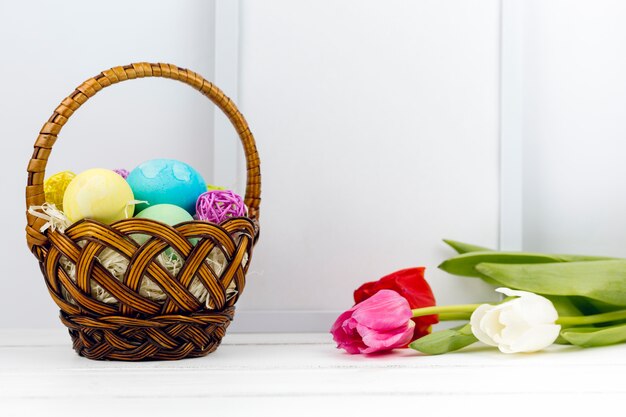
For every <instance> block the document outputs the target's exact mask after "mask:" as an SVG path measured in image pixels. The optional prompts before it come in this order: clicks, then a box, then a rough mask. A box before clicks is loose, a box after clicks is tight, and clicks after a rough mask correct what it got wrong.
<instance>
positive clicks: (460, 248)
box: [443, 239, 494, 254]
mask: <svg viewBox="0 0 626 417" xmlns="http://www.w3.org/2000/svg"><path fill="white" fill-rule="evenodd" d="M443 241H444V242H445V243H446V244H447V245H448V246H450V247H451V248H452V249H454V250H455V251H456V252H457V253H459V254H463V253H469V252H494V250H493V249H489V248H485V247H482V246H476V245H471V244H469V243H463V242H457V241H456V240H450V239H443Z"/></svg>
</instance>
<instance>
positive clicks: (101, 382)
mask: <svg viewBox="0 0 626 417" xmlns="http://www.w3.org/2000/svg"><path fill="white" fill-rule="evenodd" d="M625 381H626V345H618V346H610V347H604V348H596V349H586V350H584V349H577V348H574V347H560V346H554V347H552V348H550V349H548V350H547V351H545V352H542V353H536V354H518V355H504V354H500V353H498V352H497V351H496V350H493V349H491V348H487V347H486V346H475V347H470V348H467V349H465V350H463V351H461V352H458V353H453V354H447V355H442V356H422V355H419V354H417V353H415V352H413V351H411V350H408V349H407V350H402V351H395V352H394V353H392V354H385V355H378V356H373V357H365V356H361V355H348V354H345V353H343V352H342V351H339V350H337V349H335V346H334V344H333V343H332V340H331V338H330V335H327V334H229V335H227V336H226V338H225V339H224V342H223V344H222V346H220V347H219V348H218V350H217V351H216V352H215V353H212V354H210V355H208V356H207V357H205V358H197V359H187V360H181V361H176V362H143V363H125V362H103V361H91V360H88V359H84V358H81V357H79V356H77V355H76V354H75V353H74V351H73V350H72V348H71V344H70V338H69V335H67V333H66V332H65V331H63V330H59V329H54V330H45V331H42V330H31V331H13V330H1V331H0V416H2V417H12V416H22V415H28V416H31V415H32V416H46V417H48V416H56V415H64V416H67V415H80V416H81V417H82V416H100V415H102V416H105V415H106V416H125V415H132V416H142V415H155V416H160V415H173V416H176V417H182V416H186V415H191V413H193V415H196V414H197V415H198V416H214V415H219V416H222V415H234V416H238V415H246V416H258V415H261V416H263V415H288V416H294V417H295V416H307V415H314V416H322V415H328V416H343V415H345V416H351V415H354V416H361V415H379V416H382V415H384V416H391V415H392V414H391V413H393V414H396V413H402V414H406V415H411V416H422V415H424V416H426V415H428V416H432V415H438V416H449V415H452V413H453V412H454V413H460V412H462V413H464V415H465V414H469V415H478V414H480V415H499V416H508V415H529V414H530V413H532V414H533V415H538V416H543V415H548V414H547V413H548V412H550V413H558V415H568V416H571V415H598V417H599V416H600V414H599V413H601V412H603V410H606V412H607V413H608V414H606V415H626V411H624V410H625V408H624V407H625V406H624V404H625V400H626V382H625ZM216 413H217V414H216Z"/></svg>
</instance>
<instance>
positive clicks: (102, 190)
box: [63, 168, 135, 224]
mask: <svg viewBox="0 0 626 417" xmlns="http://www.w3.org/2000/svg"><path fill="white" fill-rule="evenodd" d="M133 200H134V197H133V191H132V190H131V189H130V186H129V185H128V183H127V182H126V181H124V178H122V177H121V176H120V175H118V174H116V173H115V172H113V171H111V170H108V169H101V168H95V169H88V170H87V171H85V172H81V173H80V174H78V175H77V176H76V177H74V179H73V180H72V181H71V182H70V183H69V185H68V186H67V189H66V190H65V195H64V196H63V211H64V212H65V215H66V216H67V217H68V218H69V219H70V221H72V222H76V221H78V220H80V219H85V218H89V219H93V220H97V221H99V222H102V223H105V224H109V223H113V222H115V221H118V220H122V219H127V218H129V217H132V214H133V211H134V209H135V206H134V204H133Z"/></svg>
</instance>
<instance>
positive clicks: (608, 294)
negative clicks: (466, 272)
mask: <svg viewBox="0 0 626 417" xmlns="http://www.w3.org/2000/svg"><path fill="white" fill-rule="evenodd" d="M461 256H463V255H461ZM476 269H477V270H478V272H480V273H481V274H484V275H485V276H487V277H489V278H491V279H493V280H495V281H497V282H499V283H500V284H501V285H503V286H506V287H510V288H515V289H518V290H524V291H530V292H534V293H537V294H545V295H563V296H581V297H587V298H591V299H593V300H598V301H601V302H603V303H608V304H613V305H618V306H624V305H626V260H609V261H589V262H561V263H544V264H540V263H538V264H534V265H519V264H518V265H516V264H509V265H507V264H503V263H489V262H487V263H481V264H478V265H477V266H476Z"/></svg>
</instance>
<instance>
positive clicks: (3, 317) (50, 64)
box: [0, 0, 499, 330]
mask: <svg viewBox="0 0 626 417" xmlns="http://www.w3.org/2000/svg"><path fill="white" fill-rule="evenodd" d="M0 1H1V3H0V4H1V7H2V9H0V19H1V21H0V31H1V32H0V42H1V43H0V48H1V49H0V51H1V52H2V54H1V56H2V59H3V65H1V66H0V80H2V81H0V82H1V83H2V84H1V88H2V95H3V97H4V100H3V101H2V102H1V104H0V106H2V107H0V117H2V120H0V124H1V125H2V126H3V127H4V129H3V134H4V142H3V144H4V149H5V159H4V161H5V168H6V175H3V176H1V177H0V178H2V189H3V190H4V191H5V192H6V193H7V194H6V195H7V200H8V201H10V203H7V204H5V205H4V206H3V207H2V216H1V217H0V219H1V220H0V221H1V222H2V223H1V224H0V227H1V228H2V229H1V230H3V231H5V233H3V236H2V240H1V242H2V246H1V248H0V250H1V251H2V252H1V253H3V254H5V258H6V259H7V265H8V266H7V270H6V271H5V273H4V274H3V278H2V280H1V282H2V290H3V292H4V293H5V294H12V295H13V294H20V295H22V294H25V293H27V294H29V298H28V301H27V302H24V301H23V300H24V299H23V298H18V297H13V296H8V297H6V298H5V299H4V301H3V303H1V304H0V309H1V313H2V314H0V326H37V327H40V326H60V324H59V323H57V321H58V320H57V309H56V306H55V305H54V304H53V303H52V301H51V300H49V297H48V295H47V293H46V290H45V286H44V283H43V281H42V278H41V276H40V275H39V271H38V268H37V265H36V262H35V260H34V258H32V256H31V255H30V254H29V253H28V251H27V249H26V245H25V242H24V233H23V229H24V215H23V210H24V207H23V200H22V197H23V188H22V187H23V186H24V185H25V167H26V163H27V161H28V158H29V156H30V153H31V149H32V143H33V142H34V140H35V138H36V134H37V132H38V130H39V128H40V126H41V124H42V123H43V122H44V121H45V119H46V118H47V117H48V116H49V114H50V112H51V111H52V110H53V109H54V107H55V106H56V105H57V103H58V102H59V101H60V100H61V99H62V98H63V97H65V96H66V95H67V94H68V93H69V92H70V91H71V90H72V89H73V88H74V87H75V86H76V85H78V84H79V83H80V82H81V81H83V80H84V79H85V78H87V77H89V76H92V75H94V74H96V73H97V72H99V71H100V70H102V69H105V68H108V67H110V66H112V65H118V64H124V63H128V62H132V61H137V60H156V61H158V60H161V61H171V62H174V63H176V64H178V65H181V66H186V67H190V68H193V69H195V70H196V71H198V72H200V73H202V74H204V75H205V76H206V77H207V78H211V77H212V76H213V75H214V74H213V68H214V66H213V63H212V60H213V55H212V54H213V52H212V51H213V49H212V33H213V32H212V30H213V29H212V27H211V22H212V19H211V16H212V13H214V8H213V3H211V2H202V1H182V2H165V1H159V2H154V1H135V2H122V1H113V2H112V3H110V4H107V7H104V8H103V7H100V6H98V5H96V4H93V5H92V4H90V3H84V2H79V1H66V2H62V3H54V4H52V3H50V4H49V3H48V2H45V1H33V0H29V1H24V2H13V1H11V2H10V1H4V0H0ZM223 1H225V0H223ZM155 3H158V7H154V5H155ZM218 4H223V3H221V2H218ZM96 9H97V11H96ZM122 11H123V12H122ZM96 15H97V16H98V17H97V18H95V17H94V16H96ZM240 19H241V20H240V32H239V36H240V41H241V42H240V48H241V49H240V55H239V57H238V58H239V85H238V88H239V102H240V104H241V106H240V107H241V108H242V110H243V112H244V114H245V115H246V117H247V119H248V121H249V122H250V125H251V127H252V130H253V132H254V133H255V135H256V138H257V141H258V148H259V151H260V155H261V161H262V172H263V182H264V183H263V204H262V211H261V213H262V214H261V226H262V234H261V240H260V243H259V245H258V247H257V250H256V252H255V257H254V260H253V264H252V270H251V273H250V274H249V277H248V282H249V284H248V287H247V289H246V294H245V295H244V296H243V297H242V300H241V302H240V305H239V313H238V319H237V320H236V321H235V326H234V328H233V329H234V330H237V329H239V330H254V329H257V330H258V329H262V330H289V329H292V330H293V329H299V330H307V329H308V330H326V329H327V328H328V326H329V324H330V321H331V320H332V319H333V318H334V315H335V314H336V313H337V312H338V311H339V310H342V309H345V308H347V307H349V306H350V305H351V301H352V300H351V295H352V291H353V290H354V289H355V288H356V287H357V286H358V285H360V284H361V283H362V282H364V281H369V280H374V279H377V278H379V277H380V276H382V275H384V274H387V273H389V272H392V271H394V270H396V269H400V268H405V267H409V266H416V265H425V266H426V267H427V268H428V270H427V275H428V279H429V281H430V283H431V284H432V286H433V288H434V290H435V292H436V294H437V298H438V301H439V303H441V304H447V303H456V302H467V301H470V300H472V301H477V300H481V299H487V298H489V297H491V291H490V289H489V288H487V287H486V286H484V285H482V284H481V283H480V282H478V281H475V280H465V279H461V278H457V277H451V276H448V275H446V274H444V273H442V272H440V271H438V270H437V269H436V266H437V265H438V264H439V263H440V262H441V261H442V260H443V259H445V258H446V257H448V256H450V255H451V254H452V252H451V251H450V250H448V249H446V248H445V247H444V245H443V244H442V243H441V238H444V237H449V238H455V239H459V240H466V241H470V242H475V243H479V244H483V245H489V246H496V245H497V242H498V219H499V211H498V204H499V198H498V197H499V193H498V181H499V169H498V160H499V159H498V115H499V114H498V82H499V73H498V66H499V50H498V48H499V2H498V1H497V0H484V1H480V2H471V4H470V3H469V2H465V1H462V0H455V1H447V2H431V1H412V2H410V1H386V2H381V1H369V0H368V1H343V2H334V1H330V0H327V1H319V0H318V1H301V2H290V1H286V0H282V1H276V0H275V1H267V2H254V1H243V2H242V3H241V16H240ZM218 23H219V22H218ZM218 32H219V31H218ZM236 87H237V86H235V87H234V88H236ZM227 93H229V91H227ZM211 112H212V107H211V105H210V103H208V102H207V101H206V100H205V99H204V98H203V97H201V96H199V95H198V94H197V93H196V92H195V91H193V90H192V89H189V88H185V87H184V86H181V85H179V84H176V83H172V82H168V81H167V80H163V81H162V82H159V81H158V80H142V81H141V82H140V81H137V82H132V83H126V84H122V85H118V86H115V87H114V88H111V89H108V90H106V91H104V92H102V93H100V94H99V95H98V96H97V97H95V98H94V99H93V100H91V101H90V103H89V104H87V105H85V106H84V108H81V110H80V111H79V112H78V113H77V114H76V116H75V117H74V118H73V119H72V120H71V121H70V123H68V125H67V127H66V128H65V129H64V131H63V135H62V138H61V140H59V142H58V146H56V147H55V150H54V152H53V155H52V157H51V163H50V165H49V168H50V172H56V171H58V170H61V169H68V168H71V169H74V170H77V171H80V170H82V169H84V168H88V167H93V166H98V165H99V166H107V167H117V166H126V167H132V166H134V165H135V164H136V163H138V162H139V161H142V160H144V159H149V158H152V157H156V156H161V155H163V154H165V155H169V156H171V157H174V158H179V159H183V160H187V161H189V162H190V163H192V164H193V165H196V166H199V167H200V168H203V169H204V170H205V171H203V172H204V174H205V175H206V176H207V177H209V178H210V177H211V173H212V171H211V167H210V166H208V165H207V161H210V160H211V159H212V154H211V151H212V149H213V146H215V145H212V144H211V141H210V138H209V137H208V135H207V134H206V133H207V132H208V131H211V129H212V127H211V123H212V122H211V120H212V119H211V116H210V115H212V113H211ZM216 143H218V142H216ZM103 144H106V145H104V146H103ZM120 148H121V149H123V150H124V151H123V152H119V149H120ZM7 150H8V152H7ZM87 150H90V152H87ZM227 185H228V184H227Z"/></svg>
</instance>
